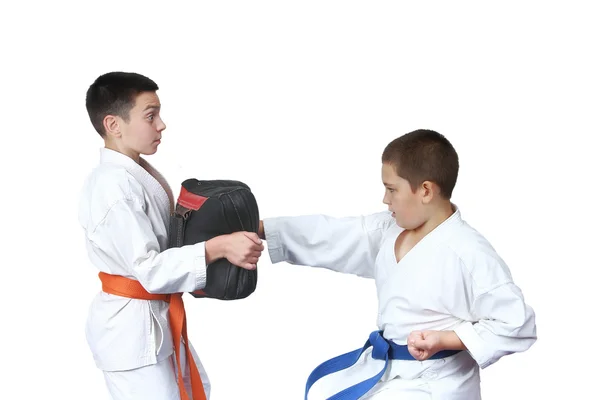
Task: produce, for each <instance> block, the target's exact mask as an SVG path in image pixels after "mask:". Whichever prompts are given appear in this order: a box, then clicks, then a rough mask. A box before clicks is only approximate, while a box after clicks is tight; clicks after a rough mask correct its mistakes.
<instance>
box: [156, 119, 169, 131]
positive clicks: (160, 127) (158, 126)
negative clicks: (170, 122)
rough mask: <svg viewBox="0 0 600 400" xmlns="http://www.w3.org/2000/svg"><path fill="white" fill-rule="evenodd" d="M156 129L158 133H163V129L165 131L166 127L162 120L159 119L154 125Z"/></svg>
mask: <svg viewBox="0 0 600 400" xmlns="http://www.w3.org/2000/svg"><path fill="white" fill-rule="evenodd" d="M156 129H157V130H158V131H159V132H162V131H164V130H165V129H167V125H165V122H164V121H163V120H162V118H159V119H158V121H157V123H156Z"/></svg>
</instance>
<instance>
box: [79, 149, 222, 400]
mask: <svg viewBox="0 0 600 400" xmlns="http://www.w3.org/2000/svg"><path fill="white" fill-rule="evenodd" d="M173 207H174V200H173V193H172V192H171V189H170V188H169V185H168V184H167V182H166V180H165V179H164V178H163V177H162V176H161V175H160V174H159V173H158V172H157V171H156V170H155V169H154V168H153V167H152V166H151V165H150V164H149V163H148V162H147V161H145V160H144V159H143V158H140V163H139V164H138V163H136V162H135V161H134V160H132V159H131V158H129V157H127V156H125V155H123V154H121V153H119V152H117V151H114V150H110V149H106V148H102V149H101V150H100V164H99V165H98V166H97V167H96V168H95V169H94V170H93V171H92V172H91V173H90V175H89V176H88V178H87V179H86V181H85V183H84V185H83V189H82V193H81V200H80V207H79V222H80V224H81V226H82V227H83V230H84V232H85V243H86V247H87V251H88V255H89V258H90V261H91V263H92V264H93V265H94V266H95V267H96V268H98V270H100V271H103V272H105V273H108V274H113V275H121V276H124V277H127V278H130V279H135V280H137V281H139V282H140V283H141V285H142V286H143V287H144V288H145V289H146V290H147V291H148V292H150V293H177V292H184V293H185V292H192V291H194V290H198V289H202V288H204V286H205V284H206V260H205V249H204V242H202V243H197V244H195V245H190V246H183V247H181V248H173V249H167V246H168V237H169V218H170V215H171V211H172V210H173ZM100 285H101V283H100V280H98V286H99V287H100ZM168 310H169V304H168V303H166V302H164V301H161V300H138V299H130V298H125V297H120V296H115V295H112V294H107V293H104V292H102V291H101V290H100V292H99V293H98V294H97V295H96V297H95V298H94V299H93V301H92V304H91V306H90V309H89V315H88V319H87V323H86V337H87V341H88V344H89V346H90V349H91V351H92V354H93V357H94V360H95V363H96V365H97V367H98V368H100V369H101V370H103V371H104V374H105V379H106V382H107V386H108V388H109V391H110V392H111V394H112V396H113V399H114V400H121V399H123V400H125V399H128V400H133V399H136V400H137V399H145V400H152V399H156V400H164V399H179V389H178V386H177V381H176V379H175V375H174V373H175V371H174V367H175V366H176V365H175V364H176V362H175V353H174V351H173V339H172V335H171V329H170V326H169V322H168V321H169V318H168ZM188 336H189V337H193V333H192V332H189V333H188ZM192 353H193V354H194V358H195V361H196V365H197V366H198V369H199V372H200V376H201V378H202V381H203V383H204V387H205V391H206V393H207V398H208V395H209V394H210V382H209V379H208V377H207V374H206V371H205V369H204V367H203V365H202V363H201V362H200V359H199V358H198V356H197V355H196V352H195V351H194V350H193V348H192ZM181 356H182V358H185V352H182V353H181ZM185 362H187V360H183V359H182V363H185ZM185 371H186V370H184V372H185ZM171 378H172V379H171ZM184 378H185V379H186V381H189V377H188V376H187V374H186V375H185V376H184ZM190 398H191V394H190Z"/></svg>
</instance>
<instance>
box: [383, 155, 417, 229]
mask: <svg viewBox="0 0 600 400" xmlns="http://www.w3.org/2000/svg"><path fill="white" fill-rule="evenodd" d="M381 178H382V181H383V185H384V186H385V195H384V197H383V202H384V204H387V206H388V209H389V210H390V211H392V213H393V214H392V215H393V216H394V218H396V223H397V224H398V226H400V227H402V228H404V229H416V228H418V227H419V226H421V225H422V224H423V223H424V222H425V220H426V218H425V209H424V207H423V203H422V201H421V199H422V196H421V194H420V189H419V188H418V189H417V191H416V192H414V193H413V191H412V188H411V187H410V183H409V182H408V181H407V180H406V179H404V178H401V177H399V176H398V174H396V171H395V170H394V167H393V166H392V165H390V164H387V163H384V164H383V165H382V168H381Z"/></svg>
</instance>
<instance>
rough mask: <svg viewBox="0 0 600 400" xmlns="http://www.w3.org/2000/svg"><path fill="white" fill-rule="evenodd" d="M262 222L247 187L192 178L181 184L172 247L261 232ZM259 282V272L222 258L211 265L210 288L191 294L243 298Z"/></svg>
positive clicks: (216, 297)
mask: <svg viewBox="0 0 600 400" xmlns="http://www.w3.org/2000/svg"><path fill="white" fill-rule="evenodd" d="M258 222H259V214H258V205H257V203H256V199H255V197H254V195H253V194H252V192H251V191H250V188H249V187H248V186H247V185H246V184H244V183H242V182H238V181H234V180H203V181H201V180H197V179H193V178H192V179H188V180H186V181H184V182H183V183H182V184H181V192H180V194H179V198H178V199H177V205H176V210H175V214H174V215H173V216H172V217H171V232H170V235H169V247H170V248H171V247H181V246H185V245H192V244H196V243H200V242H205V241H207V240H209V239H212V238H213V237H215V236H219V235H225V234H229V233H233V232H239V231H247V232H255V233H258ZM256 281H257V270H256V269H255V270H253V271H249V270H246V269H243V268H241V267H238V266H236V265H234V264H232V263H230V262H229V261H228V260H227V259H226V258H222V259H218V260H216V261H214V262H212V263H211V264H209V265H208V268H207V271H206V287H205V288H204V289H203V290H199V291H196V292H193V293H191V294H192V296H194V297H197V298H200V297H209V298H214V299H219V300H236V299H243V298H246V297H248V296H249V295H250V294H252V292H254V290H255V289H256Z"/></svg>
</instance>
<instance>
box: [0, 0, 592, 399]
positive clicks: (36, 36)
mask: <svg viewBox="0 0 600 400" xmlns="http://www.w3.org/2000/svg"><path fill="white" fill-rule="evenodd" d="M167 4H168V5H167ZM593 4H594V2H592V1H590V2H582V1H568V2H567V1H564V2H556V1H538V2H532V1H503V2H495V4H494V5H492V4H490V2H480V1H472V2H459V1H452V2H450V1H443V2H418V3H417V2H406V3H403V2H399V1H369V2H368V1H363V2H358V1H348V0H345V1H330V0H319V1H312V0H303V1H284V0H280V1H249V0H247V1H212V2H207V1H203V2H194V5H191V2H190V3H189V4H183V3H180V2H176V1H172V2H164V1H162V2H153V1H144V2H141V1H136V2H131V1H130V2H125V1H123V2H117V1H103V2H99V1H98V2H94V3H91V2H83V1H81V2H72V3H70V4H67V3H66V2H61V1H44V2H42V1H35V2H18V3H17V2H14V3H9V2H6V3H5V2H3V3H2V6H1V8H0V19H1V23H0V34H1V35H0V41H1V44H2V50H1V53H0V59H1V62H0V68H1V74H0V91H1V92H0V93H1V97H0V102H1V108H0V109H1V116H2V118H1V124H0V128H1V131H2V142H1V145H0V152H1V157H0V162H1V163H2V177H1V182H2V196H1V200H0V201H2V210H3V219H2V220H3V222H2V226H3V228H4V229H3V230H4V234H3V239H2V241H1V243H2V258H3V260H2V263H1V265H2V274H1V275H0V282H1V287H2V297H3V299H2V306H3V307H2V318H1V319H0V323H1V330H0V335H2V338H1V339H2V341H1V343H2V344H3V346H2V352H1V360H2V361H1V364H2V369H3V371H4V372H3V375H2V376H0V382H1V384H0V398H2V399H37V398H50V399H86V400H88V399H90V400H91V399H107V394H106V391H105V388H104V382H103V378H102V373H101V371H99V370H97V369H96V367H95V365H94V362H93V359H92V355H91V352H90V351H89V349H88V347H87V343H86V341H85V335H84V322H85V318H86V313H87V307H88V305H89V303H90V301H91V299H92V297H93V296H94V295H95V294H96V292H97V291H98V290H99V288H100V283H99V281H98V278H97V275H96V272H97V271H96V270H95V269H94V268H93V267H92V266H91V265H90V263H89V262H88V260H87V256H86V254H85V251H84V242H83V235H82V231H81V229H80V227H79V226H78V222H77V202H78V195H79V190H80V187H81V184H82V183H83V180H84V178H85V176H86V175H87V174H88V173H89V171H90V170H91V169H92V168H93V167H94V166H95V165H96V164H97V162H98V148H100V147H101V146H102V141H101V139H100V137H99V136H98V135H97V134H96V133H95V131H94V130H93V128H92V126H91V124H90V123H89V120H88V116H87V113H86V110H85V92H86V90H87V88H88V86H89V85H90V84H91V83H92V82H93V80H94V79H95V78H96V77H97V76H98V75H100V74H103V73H105V72H108V71H113V70H123V71H134V72H139V73H142V74H145V75H147V76H149V77H150V78H152V79H153V80H155V81H156V82H157V83H158V85H159V86H160V91H159V92H158V94H159V96H160V99H161V102H162V104H163V111H162V114H163V118H164V119H165V121H166V124H167V130H166V131H165V132H164V135H163V143H162V144H161V145H160V148H159V152H158V153H157V154H156V155H154V156H151V157H149V161H150V162H151V163H153V164H154V165H155V166H156V167H157V168H158V169H159V170H161V171H162V172H163V173H164V174H165V175H166V177H167V179H168V180H169V182H170V184H171V186H172V188H173V191H174V192H175V195H176V196H177V194H178V193H179V188H180V184H181V181H183V180H184V179H187V178H189V177H196V178H199V179H213V178H214V179H216V178H224V179H238V180H242V181H244V182H246V183H247V184H249V185H250V187H251V188H252V189H253V191H254V193H255V195H256V197H257V199H258V202H259V206H260V212H261V217H270V216H280V215H298V214H308V213H316V212H318V213H325V214H330V215H335V216H345V215H359V214H367V213H370V212H375V211H379V210H383V209H385V206H384V205H383V204H382V202H381V200H382V197H383V194H384V192H383V186H382V185H381V182H380V155H381V151H382V150H383V148H384V146H385V145H386V144H387V143H388V142H389V141H391V140H392V139H394V138H395V137H397V136H400V135H401V134H403V133H406V132H409V131H411V130H414V129H418V128H429V129H434V130H437V131H439V132H441V133H443V134H444V135H446V136H447V137H448V138H449V139H450V140H451V141H452V143H453V144H454V145H455V147H456V149H457V151H458V153H459V156H460V168H461V169H460V174H459V179H458V183H457V186H456V189H455V193H454V197H453V200H454V202H455V203H456V204H458V206H459V207H460V208H461V211H462V214H463V217H464V218H465V219H466V220H467V222H469V223H470V224H471V225H473V226H474V227H475V228H476V229H478V230H479V231H480V232H482V233H483V234H484V235H485V236H486V237H487V238H488V239H489V240H490V241H491V242H492V244H493V245H494V247H495V248H496V250H497V251H498V252H499V253H500V254H501V256H502V257H503V258H504V259H505V260H506V261H507V263H508V264H509V266H510V268H511V270H512V273H513V276H514V279H515V281H516V283H517V284H518V285H519V286H520V287H521V289H522V290H523V292H524V294H525V298H526V301H527V302H528V303H529V304H531V305H532V306H533V308H534V309H535V311H536V313H537V326H538V334H539V339H538V342H537V343H536V344H535V345H534V346H533V347H532V348H531V349H530V350H529V351H528V352H526V353H522V354H517V355H512V356H509V357H506V358H504V359H502V360H500V361H499V362H498V363H497V364H494V365H492V366H491V367H489V368H488V369H485V370H483V371H482V390H483V397H484V399H486V400H492V399H508V398H514V399H533V398H536V399H545V398H549V397H550V396H552V395H557V396H559V397H560V398H565V396H573V397H574V398H592V397H595V396H597V379H598V377H597V375H598V374H597V371H598V367H597V363H598V357H599V355H600V354H599V351H598V346H597V344H598V330H597V328H595V326H596V322H597V316H598V305H599V304H600V302H599V301H598V298H597V293H598V282H597V277H598V273H597V269H598V267H599V266H600V263H599V262H598V258H597V257H596V256H595V255H594V254H593V251H594V250H595V249H596V248H598V246H599V240H598V239H600V237H599V235H598V234H597V232H596V226H597V225H598V223H599V222H600V221H599V213H598V195H597V193H598V190H597V184H598V182H597V177H598V171H599V170H600V169H599V166H598V150H597V147H595V145H593V144H592V143H596V142H597V135H598V131H599V129H598V127H599V123H598V110H599V107H598V106H599V105H600V104H599V93H600V79H599V74H598V71H600V65H599V64H600V63H599V61H598V48H599V43H598V42H599V38H600V26H599V24H598V18H599V13H598V12H597V11H596V10H595V8H594V7H593ZM6 217H8V218H6ZM376 306H377V304H376V296H375V289H374V284H373V282H372V281H369V280H365V279H361V278H358V277H355V276H351V275H342V274H337V273H333V272H330V271H325V270H318V269H310V268H308V267H302V266H295V267H294V266H291V265H287V264H285V263H281V264H277V265H271V263H270V262H269V258H268V255H267V254H266V253H264V255H263V257H262V258H261V261H260V263H259V284H258V288H257V291H256V292H255V293H254V294H253V295H252V296H251V297H249V298H248V299H246V300H243V301H236V302H218V301H212V300H196V299H193V298H191V297H186V308H187V312H188V321H189V332H190V336H191V338H192V341H193V342H194V344H195V346H196V347H197V349H198V352H199V353H200V355H201V358H202V360H203V362H204V364H205V365H206V367H207V369H208V371H209V374H210V376H211V378H212V384H213V397H212V400H231V399H292V400H293V399H301V398H302V397H303V391H304V385H305V381H306V378H307V376H308V374H309V373H310V372H311V371H312V369H313V368H314V367H316V366H317V365H318V364H319V363H321V362H322V361H324V360H326V359H329V358H330V357H333V356H335V355H338V354H341V353H343V352H346V351H350V350H353V349H356V348H358V347H360V346H361V345H362V344H363V343H364V341H365V340H366V337H367V335H368V333H369V332H371V331H372V330H374V329H376V326H375V318H376Z"/></svg>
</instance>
